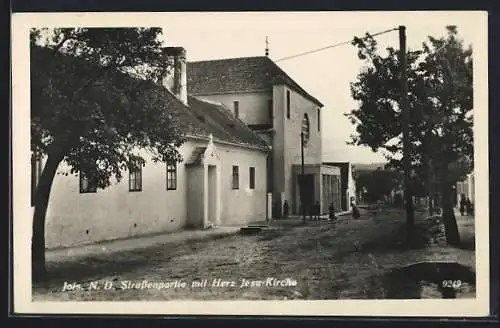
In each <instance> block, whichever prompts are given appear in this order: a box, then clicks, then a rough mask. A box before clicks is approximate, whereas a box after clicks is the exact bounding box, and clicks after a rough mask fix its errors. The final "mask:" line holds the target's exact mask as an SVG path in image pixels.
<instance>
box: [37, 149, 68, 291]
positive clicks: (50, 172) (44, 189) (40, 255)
mask: <svg viewBox="0 0 500 328" xmlns="http://www.w3.org/2000/svg"><path fill="white" fill-rule="evenodd" d="M61 160H62V158H59V157H58V156H48V158H47V162H46V163H45V166H44V168H43V172H42V175H41V177H40V181H39V183H38V187H37V189H36V194H35V211H34V214H33V231H32V233H33V235H32V239H31V270H32V271H31V275H32V281H33V282H36V281H41V280H43V279H45V278H46V276H47V271H46V268H45V216H46V214H47V207H48V204H49V197H50V189H51V188H52V182H53V181H54V177H55V175H56V171H57V167H58V166H59V163H60V162H61Z"/></svg>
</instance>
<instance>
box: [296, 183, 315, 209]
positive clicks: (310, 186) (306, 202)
mask: <svg viewBox="0 0 500 328" xmlns="http://www.w3.org/2000/svg"><path fill="white" fill-rule="evenodd" d="M301 177H302V178H301ZM298 178H299V179H298V182H299V183H298V185H299V202H298V203H299V204H300V206H299V208H301V206H305V208H306V212H308V210H309V209H310V208H311V206H312V205H313V204H314V201H315V194H314V175H313V174H304V175H303V176H302V175H299V176H298ZM299 212H300V211H299Z"/></svg>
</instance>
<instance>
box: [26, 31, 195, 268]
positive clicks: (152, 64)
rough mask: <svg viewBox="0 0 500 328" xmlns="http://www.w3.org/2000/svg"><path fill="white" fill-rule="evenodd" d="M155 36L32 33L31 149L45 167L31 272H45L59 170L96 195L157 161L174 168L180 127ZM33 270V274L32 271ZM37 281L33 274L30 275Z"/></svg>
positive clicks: (181, 137)
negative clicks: (81, 179) (92, 186)
mask: <svg viewBox="0 0 500 328" xmlns="http://www.w3.org/2000/svg"><path fill="white" fill-rule="evenodd" d="M160 34H161V29H157V28H147V29H146V28H60V29H51V30H49V29H33V30H31V34H30V41H31V65H30V66H31V148H32V151H33V153H34V154H36V156H43V157H44V158H45V159H46V164H45V167H44V170H43V172H42V176H41V178H40V181H39V184H38V187H37V191H36V193H35V213H34V218H33V241H32V251H33V263H34V267H33V269H34V270H35V271H37V272H38V273H39V274H42V273H43V272H44V268H43V263H44V252H43V249H44V248H45V240H44V222H45V214H46V210H47V205H48V201H49V195H50V189H51V185H52V181H53V179H54V175H55V173H56V170H57V168H58V167H59V164H60V163H61V162H65V163H66V164H67V166H68V167H69V168H70V170H69V172H62V173H63V174H66V175H68V174H77V173H78V172H80V173H82V174H84V175H85V176H87V177H91V178H92V179H93V180H94V181H95V183H96V184H97V186H98V187H99V188H106V187H107V186H109V185H110V184H111V178H112V177H113V176H114V177H116V179H117V180H118V181H120V179H121V177H122V172H123V171H124V170H127V169H133V168H136V167H138V166H142V165H144V164H145V161H146V159H145V158H144V151H147V152H149V153H150V154H151V157H152V159H153V160H154V161H164V162H167V161H179V160H181V157H180V154H179V153H178V151H177V147H179V146H180V145H181V144H182V143H183V142H184V131H185V129H184V127H183V124H182V122H180V120H179V119H177V118H176V117H175V115H172V114H171V111H169V106H170V105H171V104H169V102H168V101H167V97H166V92H168V91H166V90H164V89H163V88H162V87H161V86H159V84H160V83H161V82H162V81H163V78H164V77H165V75H166V74H167V73H168V72H169V61H168V59H167V57H166V56H165V54H164V50H163V46H162V43H161V42H160V41H159V40H158V36H159V35H160ZM37 265H38V266H37ZM34 274H35V273H34Z"/></svg>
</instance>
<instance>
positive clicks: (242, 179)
mask: <svg viewBox="0 0 500 328" xmlns="http://www.w3.org/2000/svg"><path fill="white" fill-rule="evenodd" d="M215 145H216V147H217V152H218V154H219V156H220V158H221V165H222V169H221V174H222V177H221V197H222V202H221V204H222V207H221V225H241V224H246V223H249V222H256V221H262V220H265V219H266V158H267V153H265V152H262V151H255V150H250V149H245V148H238V151H235V148H234V147H230V146H226V145H221V144H217V143H216V144H215ZM233 165H238V167H239V189H236V190H233V189H232V187H233V185H232V170H233V169H232V167H233ZM251 166H253V167H255V189H250V173H249V171H250V169H249V168H250V167H251Z"/></svg>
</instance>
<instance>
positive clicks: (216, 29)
mask: <svg viewBox="0 0 500 328" xmlns="http://www.w3.org/2000/svg"><path fill="white" fill-rule="evenodd" d="M162 17H165V18H164V24H162V26H161V27H162V28H163V29H164V35H163V38H164V40H165V43H166V45H168V46H182V47H184V48H185V49H186V52H187V60H188V61H199V60H210V59H223V58H234V57H248V56H263V55H264V54H265V47H266V43H265V40H266V36H267V37H268V38H269V50H270V55H269V57H270V58H271V59H273V60H279V59H280V58H283V57H287V56H291V55H295V54H298V53H302V52H306V51H309V50H314V49H318V48H322V47H325V46H329V45H332V44H335V43H339V42H343V41H349V40H352V39H353V37H354V36H364V35H365V33H366V32H370V33H371V34H374V33H377V32H381V31H385V30H388V29H391V28H396V27H397V26H399V25H405V26H406V30H407V47H408V48H409V49H415V48H420V47H421V44H422V42H423V41H425V40H426V38H427V36H428V35H432V36H435V37H440V36H445V35H446V29H445V27H446V25H456V26H457V27H458V33H459V36H460V37H461V38H463V40H464V42H465V44H466V45H469V44H472V40H474V37H476V36H475V35H474V31H472V32H468V29H467V26H468V23H469V21H468V20H467V18H468V16H467V15H465V14H458V13H456V14H455V13H454V14H450V13H446V14H445V13H443V14H437V13H429V12H427V13H424V12H422V13H418V14H417V13H409V14H408V13H406V14H403V13H398V12H385V13H380V12H377V13H373V12H372V13H370V12H365V13H354V12H301V13H297V12H295V13H292V12H288V13H286V12H272V13H271V12H267V13H265V12H260V13H182V14H181V13H166V14H164V16H162ZM155 21H157V20H155ZM162 21H163V20H162ZM376 38H377V41H378V42H379V46H380V49H385V48H386V47H388V46H392V47H394V48H398V47H399V36H398V31H393V32H389V33H386V34H383V35H380V36H377V37H376ZM277 64H278V65H279V66H280V67H281V68H282V69H284V70H285V71H286V72H287V73H288V74H289V75H290V76H291V77H292V78H293V79H294V80H295V81H296V82H297V83H299V84H300V85H301V86H302V87H303V88H304V89H305V90H307V91H308V92H309V93H310V94H312V95H313V96H314V97H316V98H317V99H319V100H320V101H321V102H322V103H323V104H324V108H323V114H322V115H323V116H322V132H323V158H324V160H325V161H351V162H355V163H373V162H380V161H384V157H383V156H382V154H380V153H374V152H372V151H371V149H370V148H367V147H360V146H348V145H346V141H347V140H348V139H349V136H350V135H351V134H352V133H354V132H355V127H354V126H353V125H351V123H350V122H349V121H348V120H347V118H346V117H345V116H344V115H343V114H344V113H346V112H348V111H350V110H351V109H353V108H355V107H356V103H355V102H354V100H353V99H352V98H351V94H350V83H351V82H353V81H355V80H356V76H357V74H358V73H359V71H360V69H361V67H362V64H363V63H362V61H361V60H359V59H358V57H357V52H356V49H355V47H354V46H352V45H350V44H347V45H343V46H339V47H335V48H330V49H328V50H324V51H320V52H317V53H313V54H309V55H305V56H301V57H297V58H293V59H288V60H283V61H278V62H277Z"/></svg>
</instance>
